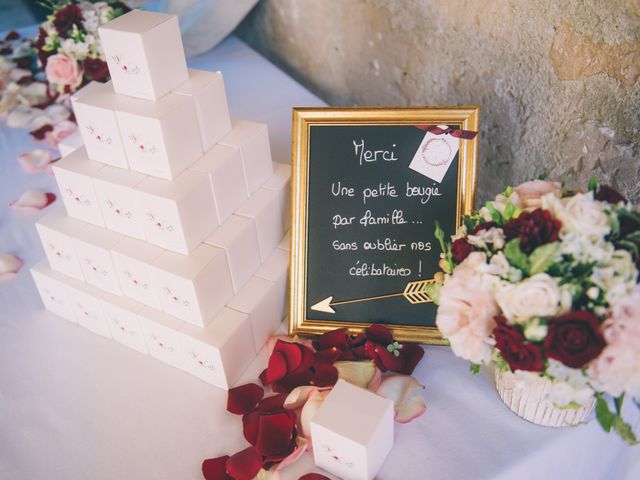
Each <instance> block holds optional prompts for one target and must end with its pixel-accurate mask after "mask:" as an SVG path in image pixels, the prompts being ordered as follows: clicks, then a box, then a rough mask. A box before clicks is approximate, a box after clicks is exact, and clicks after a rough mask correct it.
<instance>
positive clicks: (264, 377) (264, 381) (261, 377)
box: [258, 368, 267, 386]
mask: <svg viewBox="0 0 640 480" xmlns="http://www.w3.org/2000/svg"><path fill="white" fill-rule="evenodd" d="M258 379H259V380H260V383H261V384H262V385H265V386H266V385H267V369H266V368H265V369H264V370H262V372H260V375H258Z"/></svg>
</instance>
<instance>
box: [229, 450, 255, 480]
mask: <svg viewBox="0 0 640 480" xmlns="http://www.w3.org/2000/svg"><path fill="white" fill-rule="evenodd" d="M261 468H262V456H261V455H260V453H258V450H257V449H256V448H255V447H249V448H246V449H244V450H242V451H241V452H238V453H236V454H235V455H232V456H231V457H230V458H229V460H228V461H227V473H228V474H229V475H231V477H233V478H234V479H235V480H252V479H253V478H255V476H256V475H258V472H259V471H260V469H261Z"/></svg>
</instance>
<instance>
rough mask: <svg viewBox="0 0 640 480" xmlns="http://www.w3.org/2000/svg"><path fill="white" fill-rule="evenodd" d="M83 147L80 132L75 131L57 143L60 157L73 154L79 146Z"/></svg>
mask: <svg viewBox="0 0 640 480" xmlns="http://www.w3.org/2000/svg"><path fill="white" fill-rule="evenodd" d="M83 145H84V140H82V134H81V133H80V131H78V130H76V131H75V132H73V133H72V134H71V135H69V136H68V137H66V138H63V139H62V140H60V142H58V150H59V151H60V156H61V157H66V156H67V155H69V154H71V153H73V152H75V151H76V150H77V149H79V148H80V147H81V146H83Z"/></svg>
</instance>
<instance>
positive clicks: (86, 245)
mask: <svg viewBox="0 0 640 480" xmlns="http://www.w3.org/2000/svg"><path fill="white" fill-rule="evenodd" d="M122 238H123V236H122V235H120V234H118V233H115V232H110V231H109V230H105V229H104V228H98V227H94V226H93V225H85V227H84V228H83V229H81V230H80V231H78V232H77V233H76V235H75V237H74V238H73V247H74V249H75V251H76V255H77V256H78V260H79V262H80V268H81V269H82V274H83V276H84V279H85V280H86V281H87V283H90V284H91V285H93V286H95V287H98V288H99V289H100V290H104V291H105V292H109V293H113V294H115V295H122V290H121V289H120V282H119V281H118V275H117V274H116V269H115V267H114V265H113V261H112V259H111V248H112V247H113V246H114V245H115V244H117V243H118V242H119V241H120V240H122Z"/></svg>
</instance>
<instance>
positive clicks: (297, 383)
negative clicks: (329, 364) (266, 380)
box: [271, 369, 313, 393]
mask: <svg viewBox="0 0 640 480" xmlns="http://www.w3.org/2000/svg"><path fill="white" fill-rule="evenodd" d="M312 378H313V370H311V369H309V370H305V371H303V372H299V373H294V374H290V375H287V376H286V377H285V378H283V379H282V380H280V381H279V382H274V383H272V384H271V388H272V389H273V391H274V392H276V393H289V392H290V391H291V390H293V389H294V388H296V387H301V386H303V385H309V382H311V379H312Z"/></svg>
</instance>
